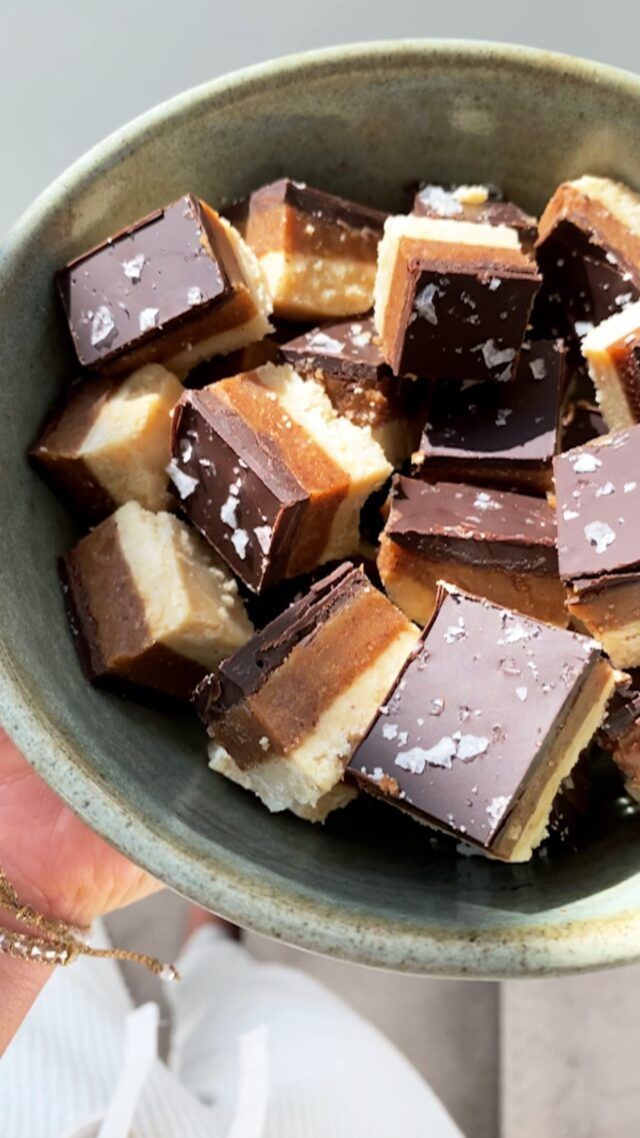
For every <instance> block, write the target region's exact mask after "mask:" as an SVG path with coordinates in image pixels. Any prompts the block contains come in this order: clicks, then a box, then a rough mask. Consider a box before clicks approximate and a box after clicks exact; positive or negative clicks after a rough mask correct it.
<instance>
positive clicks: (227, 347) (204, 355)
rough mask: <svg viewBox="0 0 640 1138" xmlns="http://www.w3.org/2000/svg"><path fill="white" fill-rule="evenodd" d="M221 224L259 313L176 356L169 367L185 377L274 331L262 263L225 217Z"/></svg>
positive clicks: (271, 305) (270, 302)
mask: <svg viewBox="0 0 640 1138" xmlns="http://www.w3.org/2000/svg"><path fill="white" fill-rule="evenodd" d="M219 221H220V222H221V224H222V225H223V226H224V227H225V229H226V232H227V237H228V238H229V241H230V243H231V245H232V246H233V250H234V253H235V255H236V258H237V261H238V264H239V265H240V268H241V270H242V276H243V278H244V283H245V284H246V286H247V288H248V289H249V292H250V294H251V298H252V300H253V303H254V305H255V310H256V311H255V315H254V316H252V317H251V319H250V320H248V321H246V322H245V323H244V324H239V325H238V327H237V328H227V329H226V330H225V331H224V332H216V333H215V334H214V335H213V336H208V337H207V338H206V339H204V340H199V341H198V342H197V343H195V344H190V345H189V346H188V347H187V348H185V349H184V350H183V351H181V352H179V353H178V354H177V355H176V356H174V357H173V358H172V359H171V360H170V362H169V364H168V366H169V367H171V368H173V370H174V371H175V372H176V373H177V374H178V375H180V376H183V377H184V376H185V375H186V374H187V372H189V371H190V370H191V368H192V367H195V365H196V364H197V363H200V362H201V361H202V360H208V359H210V358H211V356H226V355H228V354H229V352H235V351H236V350H237V349H238V348H245V347H246V346H247V345H248V344H254V343H256V342H257V341H258V340H263V339H264V337H265V336H266V335H267V334H268V333H269V332H272V331H273V328H272V326H271V324H270V323H269V317H270V315H271V313H272V312H273V301H272V298H271V293H270V291H269V286H268V284H267V280H266V277H265V274H264V272H263V270H262V268H261V266H260V262H259V261H258V258H257V257H256V255H255V253H254V252H253V249H251V248H250V247H249V246H248V245H247V243H246V241H244V240H243V238H242V237H241V236H240V234H239V233H238V231H237V229H234V228H233V226H232V225H230V224H229V222H228V221H226V220H225V218H224V217H221V218H219Z"/></svg>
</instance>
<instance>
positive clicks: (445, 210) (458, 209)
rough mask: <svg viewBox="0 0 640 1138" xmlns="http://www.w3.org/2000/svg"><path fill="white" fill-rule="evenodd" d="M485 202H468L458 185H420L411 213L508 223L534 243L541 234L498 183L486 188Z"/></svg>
mask: <svg viewBox="0 0 640 1138" xmlns="http://www.w3.org/2000/svg"><path fill="white" fill-rule="evenodd" d="M484 188H485V189H486V191H487V199H486V201H484V202H467V201H465V200H464V196H463V197H462V198H460V197H458V196H457V195H456V190H459V189H460V187H458V186H451V187H445V186H439V185H434V184H427V185H424V186H421V187H420V189H419V190H418V192H417V194H416V196H415V198H414V201H413V210H412V213H414V214H416V215H417V216H418V217H446V218H451V219H452V220H458V221H475V222H477V223H479V224H484V225H509V226H511V228H512V229H517V230H519V231H520V236H521V238H522V239H523V240H525V241H528V242H530V243H533V242H534V241H535V239H536V237H537V235H538V222H537V220H536V218H535V217H531V215H530V214H528V213H525V212H524V210H523V209H520V206H518V205H516V204H515V202H511V201H506V200H505V198H504V194H503V193H502V191H501V190H499V189H498V188H497V186H486V187H484Z"/></svg>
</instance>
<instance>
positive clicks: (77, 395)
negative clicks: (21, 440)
mask: <svg viewBox="0 0 640 1138" xmlns="http://www.w3.org/2000/svg"><path fill="white" fill-rule="evenodd" d="M181 394H182V384H181V383H180V381H179V380H178V379H176V377H175V375H172V373H171V372H169V371H167V370H166V369H165V368H163V367H162V366H161V365H160V364H146V365H145V366H144V367H141V368H140V369H139V370H138V371H135V372H134V373H133V375H130V376H129V377H128V378H127V379H125V380H124V381H123V382H118V381H116V380H113V379H109V378H106V377H102V376H93V377H91V378H89V379H86V380H82V381H81V382H79V383H76V384H74V385H73V387H72V388H71V390H70V391H69V393H68V394H67V395H66V396H65V398H64V400H63V402H62V403H61V404H60V405H59V406H58V407H56V408H55V410H54V412H53V414H52V415H51V416H50V417H49V419H48V421H47V423H46V424H45V427H44V430H43V431H42V433H41V435H40V437H39V438H38V440H37V442H35V443H34V445H33V447H32V448H31V451H30V456H31V458H32V459H33V461H34V462H35V463H36V465H37V466H38V468H39V469H40V470H41V471H42V473H43V475H44V476H45V478H46V479H47V480H48V481H49V482H50V483H51V484H52V486H53V488H54V489H55V490H56V491H57V493H59V494H60V496H61V497H62V498H63V500H64V501H65V502H66V503H67V504H68V505H69V506H70V508H71V509H72V510H73V511H75V512H77V513H78V514H79V515H80V516H81V517H83V518H86V519H87V520H88V521H91V522H96V521H100V520H101V519H102V518H104V517H106V516H107V514H110V513H112V511H113V510H115V509H116V508H117V507H118V506H121V505H124V503H125V502H129V501H136V502H139V503H140V505H141V506H145V507H146V508H147V509H149V510H162V509H165V508H167V506H168V505H169V496H168V494H167V487H168V484H169V480H168V478H167V464H168V462H169V459H170V457H171V446H170V440H171V413H172V411H173V408H174V407H175V405H176V403H177V401H178V399H179V398H180V396H181Z"/></svg>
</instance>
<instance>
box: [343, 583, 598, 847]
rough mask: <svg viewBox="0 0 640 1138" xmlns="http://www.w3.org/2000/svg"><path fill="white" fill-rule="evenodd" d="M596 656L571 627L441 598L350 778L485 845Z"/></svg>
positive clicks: (461, 598) (452, 596) (502, 823)
mask: <svg viewBox="0 0 640 1138" xmlns="http://www.w3.org/2000/svg"><path fill="white" fill-rule="evenodd" d="M597 658H598V650H597V647H596V646H595V645H594V643H593V641H589V640H586V639H585V637H583V636H579V635H577V634H576V633H571V632H566V631H564V630H561V629H557V628H552V627H550V626H549V625H545V624H540V623H539V622H537V621H532V620H528V619H526V618H524V617H521V616H519V615H517V614H515V613H513V612H509V611H508V610H507V609H501V608H498V607H497V606H495V605H491V604H489V603H487V602H486V601H481V600H478V599H476V598H471V597H468V596H466V595H464V594H460V593H447V594H444V595H443V596H442V597H441V598H440V604H439V607H438V609H437V611H436V613H435V616H434V617H433V619H432V621H431V623H430V625H429V626H428V627H427V628H426V629H425V632H424V633H423V636H422V639H421V642H420V646H419V648H418V650H417V651H416V652H415V653H414V654H413V656H412V657H411V658H410V660H409V662H408V664H407V665H406V667H405V668H404V670H403V672H402V673H401V674H400V676H399V678H398V681H397V683H396V685H395V687H394V688H393V689H392V691H391V692H390V693H389V696H388V698H387V700H386V702H385V704H384V706H383V707H381V708H380V710H379V713H378V715H377V716H376V719H375V720H374V722H373V724H372V726H371V727H370V729H369V732H368V734H367V736H366V737H365V739H364V740H363V742H362V743H361V744H360V746H359V747H358V748H357V749H356V751H355V752H354V754H353V756H352V758H351V761H350V764H349V768H348V769H349V775H350V776H351V777H352V778H353V779H355V781H356V782H357V783H358V785H360V786H361V787H362V788H363V789H366V790H369V791H371V792H372V793H375V794H378V795H381V796H383V797H386V798H388V800H389V801H390V802H391V803H393V804H395V805H398V806H400V807H402V808H403V809H406V810H409V811H411V812H413V813H415V814H417V815H418V816H420V817H423V818H424V819H425V820H426V821H428V822H431V823H433V824H435V825H436V826H438V827H439V828H441V829H444V830H445V831H447V832H449V833H452V834H455V835H457V836H458V837H463V838H464V839H465V840H466V841H470V842H472V843H473V844H476V845H478V846H480V847H482V848H483V849H485V850H488V851H492V850H494V849H495V847H496V845H497V844H498V841H499V838H500V835H501V832H502V831H503V830H504V828H505V827H506V825H507V824H508V822H509V819H510V815H511V813H512V810H513V809H514V807H515V806H516V805H517V804H518V802H519V799H520V798H521V796H522V794H523V791H524V789H525V787H526V786H527V784H528V782H529V780H530V778H531V777H532V776H535V774H536V772H538V771H539V770H540V769H541V768H540V764H541V763H543V762H544V754H545V749H546V746H547V745H548V742H549V741H552V740H553V738H554V736H555V733H556V731H557V729H558V724H560V723H562V722H563V721H564V720H565V719H566V717H567V715H568V713H569V710H570V709H571V707H572V705H573V703H574V701H575V699H576V696H577V693H578V692H579V690H580V688H581V686H582V684H583V681H584V679H585V676H586V675H587V674H588V673H589V672H590V670H591V668H592V667H593V666H594V664H595V662H596V660H597Z"/></svg>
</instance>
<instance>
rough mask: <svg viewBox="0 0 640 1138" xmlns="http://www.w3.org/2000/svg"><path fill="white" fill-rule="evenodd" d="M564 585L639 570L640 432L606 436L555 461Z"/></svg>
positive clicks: (637, 429) (639, 429)
mask: <svg viewBox="0 0 640 1138" xmlns="http://www.w3.org/2000/svg"><path fill="white" fill-rule="evenodd" d="M554 476H555V484H556V503H557V517H558V556H559V564H560V574H561V576H562V577H563V579H565V580H568V581H573V582H577V581H578V579H581V578H595V579H603V578H605V577H608V576H609V575H611V574H625V573H629V572H631V573H633V571H634V570H637V569H638V568H639V567H640V527H639V525H638V520H639V518H640V426H638V427H632V428H631V429H630V430H628V431H621V432H618V433H616V434H610V435H603V436H602V437H601V438H600V439H598V440H596V441H595V442H594V443H593V444H591V445H587V446H583V447H577V448H576V449H575V450H572V451H567V452H566V453H565V454H562V455H559V456H558V457H557V458H556V459H555V461H554Z"/></svg>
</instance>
